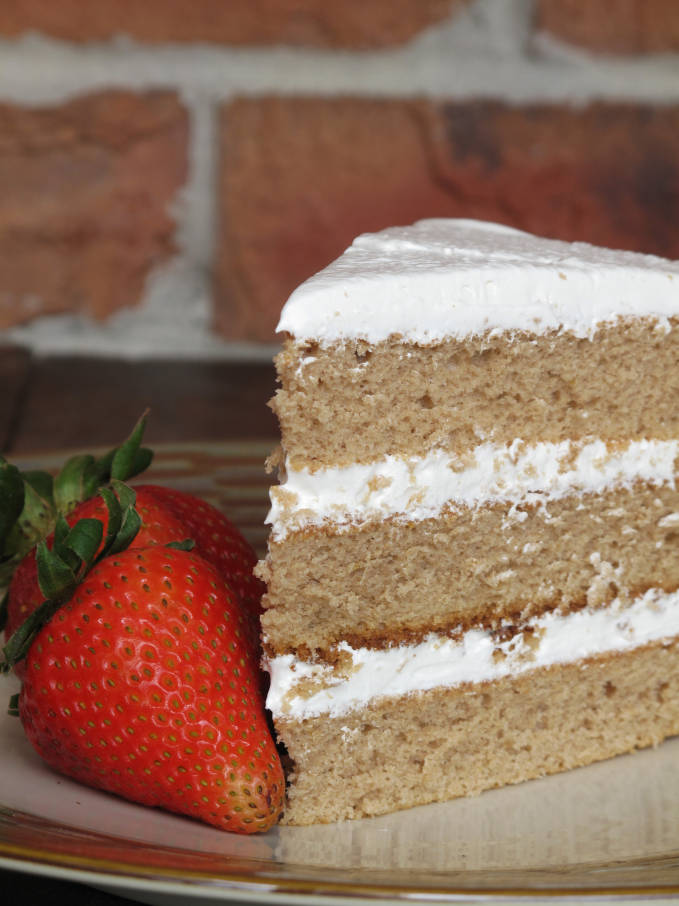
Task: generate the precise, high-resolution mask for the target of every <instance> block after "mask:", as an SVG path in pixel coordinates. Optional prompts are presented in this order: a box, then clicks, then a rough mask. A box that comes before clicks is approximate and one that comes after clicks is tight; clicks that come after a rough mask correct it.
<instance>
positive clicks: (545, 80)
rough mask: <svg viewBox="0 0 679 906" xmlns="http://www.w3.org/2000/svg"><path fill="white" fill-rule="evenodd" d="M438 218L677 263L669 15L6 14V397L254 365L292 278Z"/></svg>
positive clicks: (644, 5)
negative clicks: (102, 374)
mask: <svg viewBox="0 0 679 906" xmlns="http://www.w3.org/2000/svg"><path fill="white" fill-rule="evenodd" d="M432 216H462V217H476V218H485V219H491V220H496V221H499V222H503V223H508V224H512V225H516V226H518V227H522V228H524V229H527V230H530V231H534V232H537V233H542V234H544V235H548V236H553V237H558V238H564V239H582V240H588V241H591V242H594V243H600V244H604V245H609V246H613V247H619V248H630V249H639V250H642V251H646V252H653V253H658V254H661V255H667V256H670V257H677V258H679V3H677V2H676V0H338V2H332V3H328V2H326V0H144V2H139V0H59V2H58V3H50V2H46V0H3V2H2V3H0V340H1V341H3V342H4V344H5V345H4V346H3V350H4V353H3V360H4V362H5V366H4V369H5V370H4V372H3V373H2V374H0V379H2V380H4V381H5V384H6V386H7V382H8V381H10V380H18V381H19V383H20V385H21V386H22V387H24V386H25V382H26V380H27V378H26V372H25V370H24V371H21V367H23V368H24V369H25V367H26V366H25V363H26V356H28V358H29V360H30V361H31V362H35V361H38V362H39V363H41V362H44V361H45V360H47V359H49V360H50V361H52V358H53V357H74V356H75V357H88V358H90V359H91V358H93V357H94V358H96V357H97V356H100V357H102V358H103V359H113V360H117V359H122V360H125V361H127V362H136V363H137V365H139V363H148V362H149V361H151V360H153V359H162V360H163V361H165V362H169V361H173V362H175V363H176V362H184V363H188V362H200V363H203V364H205V363H215V362H216V363H225V362H226V363H233V362H242V361H248V362H265V361H266V362H268V361H269V360H270V358H271V355H272V352H273V351H274V350H275V348H276V337H275V326H276V323H277V318H278V313H279V311H280V308H281V305H282V304H283V302H284V301H285V299H286V297H287V295H288V294H289V293H290V291H291V290H292V289H293V288H294V287H295V286H296V285H297V284H298V283H299V282H301V281H302V280H303V279H305V278H306V277H307V276H309V275H310V274H311V273H313V272H314V271H316V270H318V269H320V268H321V267H323V266H324V265H326V264H327V263H329V262H330V261H331V260H332V259H333V258H334V257H336V256H337V255H338V254H339V253H340V252H341V251H342V250H343V249H344V248H345V247H346V245H347V244H348V243H349V242H350V241H351V239H352V238H353V237H354V236H355V235H356V234H358V233H361V232H364V231H370V230H378V229H380V228H383V227H386V226H389V225H394V224H404V223H409V222H412V221H414V220H416V219H417V218H421V217H432ZM17 346H18V347H20V348H21V349H22V350H23V352H22V353H21V355H22V356H23V358H22V359H21V362H23V363H24V364H23V365H22V366H21V367H20V372H21V373H20V375H19V377H18V378H17V377H16V374H15V371H16V367H19V366H16V365H12V364H7V363H8V362H9V358H8V357H9V355H10V350H11V349H15V350H16V347H17ZM16 354H17V353H16V352H15V353H14V355H15V356H16ZM12 361H16V360H12ZM55 367H56V366H55ZM13 369H14V370H13ZM168 373H169V372H168ZM191 373H193V372H191ZM77 374H78V375H80V376H79V377H78V376H76V377H70V378H69V377H64V378H63V380H64V383H66V384H69V385H71V384H73V382H74V381H79V382H81V383H82V382H83V381H85V382H87V380H88V379H87V378H86V377H83V376H82V374H80V372H77ZM3 375H4V376H3ZM8 375H9V377H8ZM12 375H14V378H12ZM45 380H46V381H47V383H48V385H50V384H49V382H50V381H52V382H54V380H55V378H54V375H53V372H49V373H48V378H45ZM267 380H268V378H267ZM238 381H240V382H241V383H242V380H241V379H240V378H239V379H238ZM238 381H237V383H238ZM22 382H23V383H22ZM52 386H54V384H53V383H52ZM199 392H203V391H196V393H199ZM73 399H74V400H75V397H74V398H73ZM72 402H73V401H72ZM73 404H75V403H73ZM7 405H8V404H7V403H6V404H5V407H7ZM12 411H13V415H12V413H10V415H9V416H8V417H13V418H14V419H15V420H16V418H17V413H16V410H12ZM1 416H2V412H1V411H0V417H1ZM34 445H35V444H34ZM5 446H7V444H6V445H5Z"/></svg>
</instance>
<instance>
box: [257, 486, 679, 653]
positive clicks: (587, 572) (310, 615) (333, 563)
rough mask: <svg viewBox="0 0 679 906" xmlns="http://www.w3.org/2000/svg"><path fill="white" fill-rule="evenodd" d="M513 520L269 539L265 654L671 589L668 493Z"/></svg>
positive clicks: (496, 508) (472, 513)
mask: <svg viewBox="0 0 679 906" xmlns="http://www.w3.org/2000/svg"><path fill="white" fill-rule="evenodd" d="M520 510H521V511H519V512H516V513H514V515H513V516H510V515H509V508H508V507H507V506H505V505H501V504H496V505H492V506H483V507H478V508H477V509H467V508H464V509H461V510H459V511H455V512H449V513H446V514H443V515H442V516H440V517H439V518H434V519H425V520H422V521H420V522H412V523H409V522H400V521H398V520H394V519H392V520H387V521H386V522H384V523H381V524H369V525H365V526H362V527H355V528H352V529H351V530H350V531H345V532H339V533H333V532H332V531H330V530H325V529H323V528H320V529H307V530H303V531H300V532H295V533H291V534H289V535H288V536H287V537H286V538H285V539H284V540H283V541H281V542H271V541H270V543H269V555H268V558H267V561H266V562H265V564H263V565H262V566H261V567H260V575H261V576H262V577H263V578H264V579H265V580H266V582H267V583H268V594H266V595H265V596H264V600H263V603H264V606H265V608H266V611H265V613H264V614H263V616H262V626H263V629H264V633H265V635H266V637H267V642H268V647H269V649H270V650H271V651H272V652H275V653H276V654H283V653H287V652H292V651H297V653H298V656H300V657H302V658H304V659H308V658H309V655H310V653H311V652H314V651H315V652H319V653H321V656H322V655H323V652H324V651H325V650H327V649H329V648H332V646H334V645H336V644H337V643H338V642H340V641H342V640H344V641H347V642H349V644H350V645H352V646H354V647H361V646H364V645H367V646H371V645H372V646H380V645H384V644H386V643H394V642H396V643H398V642H399V641H412V640H414V639H417V638H421V637H422V635H424V634H426V633H429V632H442V633H444V632H448V631H450V630H454V629H458V628H466V627H468V626H471V625H473V624H476V623H479V622H484V621H486V622H488V623H489V624H492V623H493V622H496V621H498V620H499V619H508V620H511V621H516V620H521V619H525V618H527V617H529V616H531V615H533V614H535V613H540V612H542V611H544V610H549V609H552V608H555V607H559V606H564V607H565V608H566V609H572V608H573V607H582V606H584V605H589V606H598V605H600V604H606V603H608V602H610V601H611V600H613V599H614V598H615V597H616V596H617V595H618V594H620V593H624V592H625V591H629V592H630V593H631V596H632V597H634V596H636V595H637V594H639V593H642V592H643V591H645V590H646V589H647V588H650V587H661V588H664V589H665V590H666V591H672V590H674V589H675V588H677V587H679V556H678V555H677V554H678V553H679V551H678V548H679V489H677V488H674V487H671V486H669V485H665V486H662V487H655V486H653V485H648V484H645V483H643V482H638V483H637V484H635V485H634V486H633V487H632V488H612V489H609V490H608V491H606V492H604V493H602V494H599V495H597V494H587V495H571V496H568V497H564V498H562V499H559V500H555V501H551V502H549V503H548V504H547V505H546V506H545V507H541V506H534V505H532V506H530V507H523V508H520ZM300 640H303V644H302V645H301V647H300Z"/></svg>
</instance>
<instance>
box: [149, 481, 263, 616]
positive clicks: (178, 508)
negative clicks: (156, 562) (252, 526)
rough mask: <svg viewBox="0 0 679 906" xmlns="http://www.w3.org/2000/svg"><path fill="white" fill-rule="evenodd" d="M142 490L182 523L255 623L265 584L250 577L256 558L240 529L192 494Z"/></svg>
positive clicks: (155, 487) (156, 487)
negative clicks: (238, 597) (237, 596)
mask: <svg viewBox="0 0 679 906" xmlns="http://www.w3.org/2000/svg"><path fill="white" fill-rule="evenodd" d="M142 489H143V491H144V492H146V493H147V494H148V495H149V496H151V497H154V498H155V499H156V500H158V501H160V502H162V504H163V505H164V506H166V507H167V508H168V509H169V510H170V511H171V512H172V514H173V515H174V516H176V517H177V518H178V519H179V520H180V521H181V522H182V523H183V525H184V526H185V527H186V529H187V531H188V536H189V537H190V538H192V539H193V540H194V541H195V542H196V549H197V550H198V551H199V553H200V554H201V556H202V557H205V559H206V560H208V561H209V562H210V563H212V565H213V566H215V567H216V568H217V569H218V570H219V572H220V573H221V574H222V576H223V577H224V578H225V579H226V581H227V582H228V583H229V584H230V585H231V587H232V588H233V589H234V591H235V592H236V593H237V594H238V595H239V596H240V599H241V600H242V602H243V605H244V607H245V608H246V609H247V610H249V611H250V613H251V614H252V616H253V618H254V619H255V620H256V621H257V623H258V622H259V617H260V614H261V599H262V594H263V592H264V583H263V582H261V581H260V580H259V579H258V578H256V576H254V575H253V573H252V570H253V569H254V567H255V564H256V563H257V555H256V554H255V552H254V550H253V549H252V546H251V545H250V544H249V543H248V541H247V540H246V538H244V536H243V535H242V533H241V532H240V531H239V529H237V528H236V526H235V525H234V524H233V523H232V522H231V521H230V520H229V519H227V517H226V516H225V515H224V514H223V513H222V512H221V511H220V510H218V509H217V508H216V507H214V506H212V505H211V504H209V503H207V502H206V501H204V500H201V499H200V498H198V497H195V496H194V495H193V494H187V493H186V492H185V491H178V490H176V489H174V488H167V487H163V486H161V485H140V486H139V487H138V488H137V489H136V490H137V493H139V492H140V491H141V490H142Z"/></svg>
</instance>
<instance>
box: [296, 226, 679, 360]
mask: <svg viewBox="0 0 679 906" xmlns="http://www.w3.org/2000/svg"><path fill="white" fill-rule="evenodd" d="M677 315H679V262H677V261H669V260H667V259H664V258H659V257H656V256H654V255H642V254H639V253H637V252H625V251H613V250H611V249H603V248H597V247H595V246H591V245H587V244H586V243H582V242H578V243H568V242H560V241H557V240H553V239H542V238H540V237H537V236H532V235H530V234H529V233H524V232H521V231H520V230H515V229H511V228H510V227H506V226H500V225H498V224H492V223H482V222H479V221H473V220H454V219H432V220H422V221H419V222H418V223H416V224H413V225H412V226H409V227H395V228H392V229H388V230H384V231H382V232H380V233H374V234H366V235H363V236H359V237H358V238H357V239H355V240H354V242H353V244H352V245H351V246H350V247H349V248H348V249H347V250H346V251H345V252H344V254H343V255H341V256H340V257H339V258H338V259H337V260H336V261H334V262H333V263H332V264H330V265H329V266H328V267H327V268H325V270H322V271H321V272H320V273H318V274H316V275H315V276H313V277H311V278H310V279H309V280H307V281H306V282H305V283H303V284H302V285H301V286H300V287H299V288H298V289H296V290H295V292H294V293H293V294H292V295H291V296H290V298H289V299H288V301H287V303H286V305H285V307H284V308H283V311H282V313H281V319H280V322H279V325H278V330H279V331H286V332H288V333H289V334H291V335H292V336H293V337H295V339H297V340H316V341H318V342H320V343H322V344H323V343H332V342H337V341H341V340H348V339H358V338H360V339H365V340H367V341H368V342H370V343H378V342H381V341H383V340H386V339H387V338H388V337H389V336H391V335H400V336H402V337H403V339H404V340H406V341H410V342H418V343H424V344H427V343H434V342H438V341H440V340H442V339H444V338H463V337H469V336H474V335H478V334H486V333H489V332H493V331H495V332H504V331H512V330H520V331H526V332H529V333H533V334H543V333H546V332H547V331H550V330H557V331H568V332H572V333H573V334H575V336H577V337H591V336H592V335H593V334H594V333H595V332H596V330H597V329H598V328H599V326H600V325H602V324H605V323H612V322H614V321H615V320H617V319H619V318H625V317H627V316H629V317H634V318H644V317H648V318H653V319H655V320H657V321H658V323H659V326H660V327H661V328H663V327H664V328H665V329H666V328H667V327H668V326H669V322H668V319H669V318H670V317H673V316H677Z"/></svg>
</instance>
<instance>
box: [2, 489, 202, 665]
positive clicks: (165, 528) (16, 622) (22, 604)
mask: <svg viewBox="0 0 679 906" xmlns="http://www.w3.org/2000/svg"><path fill="white" fill-rule="evenodd" d="M136 509H137V512H138V513H139V515H140V517H141V520H142V524H141V528H140V529H139V532H138V533H137V536H136V538H135V539H134V541H133V543H132V546H133V547H149V546H151V545H153V544H167V543H168V542H171V541H184V540H185V539H186V538H187V537H188V535H187V532H186V529H185V527H184V526H183V525H182V523H181V522H180V521H179V520H178V519H177V518H176V517H175V516H174V515H173V514H172V513H171V512H170V511H169V510H168V508H167V507H165V506H163V505H162V504H161V503H159V502H158V500H157V499H156V498H155V496H152V495H151V494H145V493H144V492H142V493H137V500H136ZM79 519H99V521H100V522H101V523H102V525H103V526H104V535H105V534H106V529H107V527H108V510H107V508H106V504H105V503H104V501H103V499H102V498H101V497H98V496H97V497H91V498H90V499H89V500H85V501H83V502H82V503H80V504H78V506H77V507H76V508H75V509H74V510H73V511H72V512H71V513H70V514H69V515H68V516H67V517H66V521H67V522H68V524H69V525H71V526H73V525H75V523H76V522H77V521H78V520H79ZM52 540H53V536H50V537H49V538H48V539H47V545H48V547H50V548H51V547H52ZM43 600H44V595H43V594H42V592H41V591H40V586H39V585H38V568H37V565H36V561H35V550H33V551H31V552H30V553H29V554H27V555H26V556H25V557H24V558H23V560H22V561H21V563H19V565H18V566H17V568H16V570H15V571H14V575H13V576H12V581H11V582H10V586H9V597H8V605H7V624H6V626H5V633H6V637H7V638H9V637H10V636H11V635H12V633H13V632H14V631H15V630H16V629H17V628H18V627H19V626H21V624H22V623H23V622H24V620H25V619H26V617H27V616H28V615H29V614H31V613H32V612H33V611H34V610H35V609H36V607H38V606H39V605H40V604H41V603H42V602H43ZM17 667H18V668H19V669H17V673H18V674H19V675H21V673H22V669H23V668H22V666H21V664H18V665H17Z"/></svg>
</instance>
